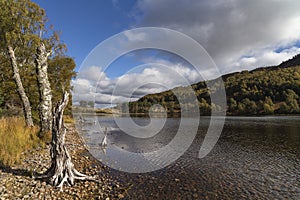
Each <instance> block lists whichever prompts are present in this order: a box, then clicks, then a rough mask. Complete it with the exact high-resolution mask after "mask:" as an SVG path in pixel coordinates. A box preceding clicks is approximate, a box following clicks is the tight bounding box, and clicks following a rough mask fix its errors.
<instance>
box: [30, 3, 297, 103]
mask: <svg viewBox="0 0 300 200" xmlns="http://www.w3.org/2000/svg"><path fill="white" fill-rule="evenodd" d="M34 2H36V3H38V4H39V5H40V6H41V7H43V8H44V9H45V10H46V13H47V16H48V18H49V21H50V23H51V24H53V25H54V28H55V29H56V30H60V31H61V32H62V34H61V39H62V41H63V42H65V43H66V44H67V47H68V53H67V54H68V55H70V56H71V57H73V58H74V59H75V62H76V64H77V67H76V71H77V72H78V74H79V77H78V78H77V79H76V80H73V82H72V84H73V85H74V87H75V95H73V98H74V99H73V101H74V102H78V101H79V100H91V99H93V100H95V102H96V103H98V104H103V105H105V104H109V103H111V102H112V103H118V102H124V101H134V100H137V99H138V98H139V97H142V96H144V95H145V94H148V93H155V92H160V91H163V90H166V89H169V88H172V87H176V86H179V85H185V84H187V83H195V82H197V81H200V80H203V76H201V73H199V71H197V69H195V66H193V65H191V63H190V60H186V59H185V58H182V57H180V56H178V55H174V53H173V52H166V51H162V50H158V49H146V50H143V49H141V50H137V51H132V52H129V53H126V54H125V55H120V56H119V58H118V59H116V60H114V62H112V63H111V64H110V65H109V67H107V66H101V62H99V63H97V62H96V60H97V59H101V58H102V57H103V55H102V54H99V55H98V58H97V59H95V62H91V63H93V64H92V65H90V66H88V65H87V64H88V63H90V62H89V60H90V59H92V58H91V57H92V56H91V55H92V54H95V52H97V48H99V44H100V46H101V44H102V43H103V42H104V41H106V40H107V39H108V38H111V37H113V36H114V35H115V34H118V33H120V32H122V31H126V30H131V29H133V28H141V27H161V28H167V29H171V30H175V31H179V32H180V33H183V34H185V35H187V36H189V37H191V38H192V39H193V40H195V41H197V42H198V43H199V44H200V45H201V46H202V47H203V49H204V50H205V51H206V52H207V53H208V55H209V57H210V58H211V59H212V60H213V61H214V63H215V64H216V67H217V69H218V73H217V72H215V71H210V75H211V76H210V77H211V78H213V77H215V76H218V75H220V74H226V73H230V72H235V71H242V70H251V69H254V68H257V67H264V66H272V65H278V64H280V63H281V62H282V61H284V60H287V59H289V58H292V57H293V56H294V55H296V54H299V53H300V12H299V9H300V2H299V1H298V0H286V1H280V0H260V1H258V0H252V1H243V0H228V1H223V0H209V1H205V0H203V1H199V0H176V3H174V2H175V1H174V0H136V1H134V0H126V1H122V0H111V1H110V0H103V1H100V0H89V1H82V0H81V1H80V0H79V1H72V3H71V1H66V0H59V1H58V0H51V1H46V0H35V1H34ZM152 34H155V33H152ZM121 36H122V37H123V38H124V37H125V38H126V42H127V43H126V44H124V45H127V46H128V42H131V43H132V42H133V43H134V44H144V43H145V42H147V38H148V39H149V38H152V39H154V40H155V42H157V43H158V44H164V45H165V46H166V49H169V48H173V49H174V48H181V43H180V42H179V41H177V40H174V41H173V42H172V43H170V42H169V43H167V42H166V38H164V37H157V38H154V36H150V35H149V32H145V33H143V32H139V33H135V32H126V33H125V34H123V35H121ZM121 36H120V37H121ZM124 41H125V40H124ZM124 41H122V42H124ZM101 42H102V43H101ZM97 45H98V47H97ZM102 46H103V45H102ZM118 47H120V48H121V49H122V48H125V47H124V46H118ZM107 49H109V47H107ZM93 50H94V53H93ZM95 50H96V51H95ZM91 52H92V53H91ZM190 53H191V54H192V53H193V52H192V51H191V52H190ZM103 54H105V52H104V53H103ZM101 56H102V57H101ZM96 57H97V56H96ZM194 57H196V56H194ZM174 74H179V76H180V77H182V78H177V76H176V75H174ZM116 88H118V89H117V91H119V92H115V90H116ZM120 91H122V92H120Z"/></svg>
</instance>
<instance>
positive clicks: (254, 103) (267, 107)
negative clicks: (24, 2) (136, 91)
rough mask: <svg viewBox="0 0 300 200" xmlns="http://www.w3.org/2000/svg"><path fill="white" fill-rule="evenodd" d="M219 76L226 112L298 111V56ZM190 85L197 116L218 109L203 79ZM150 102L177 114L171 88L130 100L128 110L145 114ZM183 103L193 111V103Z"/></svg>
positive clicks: (241, 113)
mask: <svg viewBox="0 0 300 200" xmlns="http://www.w3.org/2000/svg"><path fill="white" fill-rule="evenodd" d="M222 79H223V81H224V85H225V88H226V94H227V108H226V109H227V114H228V115H272V114H300V108H299V103H300V99H299V95H300V55H297V56H295V57H294V58H292V59H290V60H288V61H285V62H282V63H281V64H280V65H278V66H273V67H265V68H258V69H255V70H252V71H242V72H236V73H232V74H227V75H224V76H222ZM192 88H193V89H194V90H195V94H196V96H197V98H198V101H199V102H198V106H199V108H200V112H201V115H209V114H210V112H211V108H212V107H214V109H222V108H221V107H220V106H218V105H215V104H211V101H210V95H209V90H208V89H207V87H206V84H205V82H199V83H196V84H193V85H192ZM176 92H182V93H184V92H185V89H184V87H181V88H176ZM183 96H184V94H183ZM154 104H160V105H162V106H164V107H165V109H166V110H167V112H168V113H180V106H179V103H178V99H177V98H176V96H175V95H174V93H173V92H172V91H171V90H170V91H165V92H161V93H157V94H150V95H146V96H144V97H142V98H141V99H139V100H138V101H136V102H130V103H129V110H130V112H131V113H147V112H148V110H149V108H150V107H151V106H152V105H154ZM183 106H184V109H189V110H193V106H195V104H186V105H183ZM158 112H159V110H158Z"/></svg>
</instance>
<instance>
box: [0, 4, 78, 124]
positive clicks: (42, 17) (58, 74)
mask: <svg viewBox="0 0 300 200" xmlns="http://www.w3.org/2000/svg"><path fill="white" fill-rule="evenodd" d="M0 7H1V10H0V71H1V76H0V89H1V90H2V92H3V96H1V97H3V103H2V104H0V108H2V109H4V108H7V109H8V110H11V108H16V107H17V108H18V107H21V106H22V104H21V101H20V98H19V96H18V94H17V88H16V85H15V83H14V80H13V77H12V76H13V74H12V69H11V65H10V62H9V58H8V55H7V47H8V46H12V47H13V49H14V52H15V55H16V59H17V63H18V67H19V71H20V77H21V81H22V83H23V86H24V88H25V92H26V94H27V96H28V98H29V101H30V104H31V107H32V114H33V118H34V120H35V121H38V120H39V116H38V105H39V92H38V86H37V78H36V69H35V63H34V60H35V54H36V48H37V46H38V45H39V44H40V43H41V42H42V43H44V44H45V45H46V49H47V51H52V55H51V56H50V57H49V58H48V74H49V81H50V84H51V88H52V93H53V106H55V105H56V104H57V102H58V101H59V99H61V96H62V94H63V91H70V90H71V89H72V88H71V79H72V78H74V77H75V75H76V74H75V72H74V69H75V62H74V59H73V58H71V57H68V56H66V55H65V50H66V46H65V44H63V43H62V42H61V41H60V39H59V34H58V33H57V32H55V31H53V29H52V27H48V26H47V23H46V22H47V18H46V13H45V11H44V9H42V8H40V7H39V6H38V5H37V4H36V3H34V2H32V1H30V0H0ZM70 110H71V104H70V105H69V107H68V108H67V109H66V113H68V112H69V113H70Z"/></svg>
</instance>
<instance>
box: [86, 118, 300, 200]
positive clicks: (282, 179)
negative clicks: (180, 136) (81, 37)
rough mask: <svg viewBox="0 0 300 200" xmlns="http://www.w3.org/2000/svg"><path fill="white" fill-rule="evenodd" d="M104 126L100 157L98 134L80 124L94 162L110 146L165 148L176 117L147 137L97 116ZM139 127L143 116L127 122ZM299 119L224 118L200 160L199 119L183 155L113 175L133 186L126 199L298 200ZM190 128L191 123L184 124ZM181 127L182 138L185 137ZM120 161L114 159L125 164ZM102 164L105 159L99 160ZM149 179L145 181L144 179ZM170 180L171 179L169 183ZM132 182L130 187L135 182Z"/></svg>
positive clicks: (206, 121) (110, 150)
mask: <svg viewBox="0 0 300 200" xmlns="http://www.w3.org/2000/svg"><path fill="white" fill-rule="evenodd" d="M98 120H99V122H100V124H101V126H103V127H108V136H107V138H108V146H107V149H106V151H107V152H106V154H104V152H102V151H99V150H96V149H99V148H97V146H98V145H99V143H100V141H101V138H103V133H101V131H99V130H97V128H95V126H93V125H86V126H85V127H84V129H88V130H89V131H87V132H83V133H82V135H83V137H84V138H85V139H86V141H87V142H88V143H89V146H91V151H92V152H93V154H94V156H96V157H98V158H100V157H101V158H106V159H110V156H112V155H113V156H116V155H114V153H115V152H114V151H113V148H110V147H111V146H113V145H114V146H117V147H119V148H122V149H124V150H126V151H130V152H151V151H155V150H157V149H158V148H162V147H164V146H165V145H167V144H168V143H169V142H170V141H171V140H172V139H173V138H174V136H175V134H176V132H177V130H178V127H179V123H180V119H179V118H170V119H168V120H167V121H166V123H165V125H164V127H163V129H162V130H161V131H160V132H159V133H157V134H155V135H154V136H151V137H150V138H135V137H133V136H130V135H128V134H126V133H124V132H122V131H120V130H119V129H118V126H117V125H116V124H115V123H114V120H113V119H112V118H106V117H99V118H98ZM133 120H134V121H135V123H137V124H140V125H145V124H147V123H149V122H147V120H148V119H147V118H133ZM299 122H300V117H228V118H227V119H226V123H225V126H224V129H223V132H222V135H221V137H220V139H219V141H218V143H217V145H216V146H215V148H214V149H213V151H212V152H211V153H210V154H209V155H208V156H206V157H205V158H203V159H199V158H198V151H199V148H200V146H201V144H202V141H203V138H204V136H205V134H206V131H207V128H208V125H209V118H201V120H200V125H199V128H198V134H197V136H196V138H195V140H194V142H193V144H192V145H191V147H190V148H189V150H188V151H186V152H185V154H184V155H183V156H181V157H180V158H179V159H178V160H177V161H176V162H174V163H172V164H171V165H169V166H168V167H166V168H164V169H161V170H158V171H155V172H151V173H146V174H138V175H136V174H129V173H125V172H118V171H114V170H113V172H114V174H115V175H116V176H117V177H119V178H120V179H121V180H123V181H125V182H128V181H129V182H131V183H133V184H134V186H133V189H132V192H129V196H130V198H134V199H139V198H142V197H143V198H147V197H149V198H150V197H151V198H152V197H153V198H160V199H161V198H166V199H170V198H188V197H189V196H190V197H191V198H194V199H197V198H201V197H203V198H204V197H208V198H213V199H224V198H229V199H232V198H272V199H273V198H276V197H277V198H287V199H300V183H299V182H300V181H299V180H300V164H299V163H300V133H299V130H300V129H299V128H300V123H299ZM189 126H192V124H189ZM189 128H190V127H186V129H185V130H186V134H189ZM126 160H128V159H127V158H126V157H121V156H120V157H118V161H119V162H126ZM103 162H105V160H103ZM149 180H151V181H149ZM175 180H176V181H175ZM135 183H136V184H135Z"/></svg>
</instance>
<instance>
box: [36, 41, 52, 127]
mask: <svg viewBox="0 0 300 200" xmlns="http://www.w3.org/2000/svg"><path fill="white" fill-rule="evenodd" d="M49 55H50V53H48V52H46V48H45V45H44V44H41V45H40V46H39V47H38V48H37V54H36V59H35V61H36V72H37V80H38V87H39V94H40V105H39V113H40V127H41V132H42V133H46V132H49V131H51V129H52V91H51V87H50V83H49V79H48V73H47V70H48V56H49Z"/></svg>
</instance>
